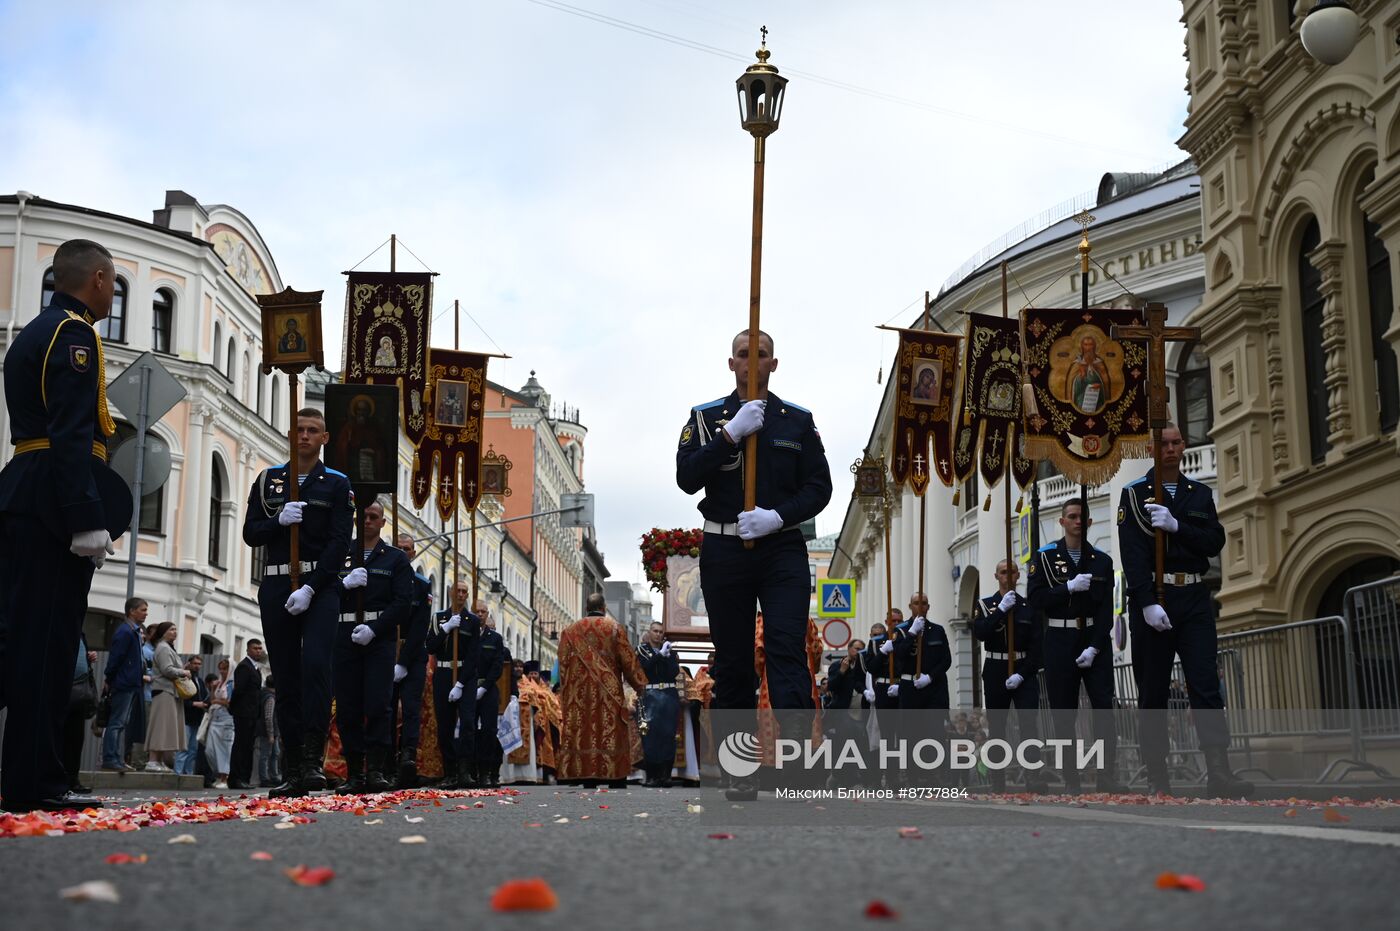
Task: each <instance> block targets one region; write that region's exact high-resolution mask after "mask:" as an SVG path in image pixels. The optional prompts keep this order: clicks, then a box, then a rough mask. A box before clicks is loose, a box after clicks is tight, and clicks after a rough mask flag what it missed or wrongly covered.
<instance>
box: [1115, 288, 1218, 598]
mask: <svg viewBox="0 0 1400 931" xmlns="http://www.w3.org/2000/svg"><path fill="white" fill-rule="evenodd" d="M1143 315H1144V316H1145V317H1146V318H1147V325H1146V326H1115V327H1112V328H1111V329H1110V331H1109V337H1110V338H1112V339H1139V340H1147V419H1148V423H1150V424H1151V426H1152V501H1153V503H1154V504H1161V503H1162V501H1163V498H1164V497H1165V494H1164V489H1163V488H1162V428H1163V427H1165V426H1167V424H1169V423H1171V416H1170V410H1169V407H1168V403H1167V343H1169V342H1191V341H1195V340H1198V339H1200V338H1201V328H1200V327H1194V326H1178V327H1169V326H1167V305H1166V304H1148V305H1147V307H1146V308H1144V310H1143ZM1152 536H1153V542H1154V543H1155V544H1156V553H1155V556H1156V567H1155V568H1156V571H1157V577H1156V580H1155V583H1156V585H1155V587H1156V590H1157V600H1158V601H1161V600H1162V599H1163V597H1164V593H1163V587H1164V585H1165V582H1163V577H1164V575H1165V573H1166V568H1165V567H1166V552H1167V550H1166V547H1167V535H1166V533H1165V532H1164V531H1163V530H1161V529H1160V528H1158V529H1157V530H1156V532H1155V533H1153V535H1152Z"/></svg>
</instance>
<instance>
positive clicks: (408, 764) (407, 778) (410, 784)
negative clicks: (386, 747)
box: [399, 744, 418, 789]
mask: <svg viewBox="0 0 1400 931" xmlns="http://www.w3.org/2000/svg"><path fill="white" fill-rule="evenodd" d="M399 788H400V789H416V788H418V748H417V747H411V746H408V745H407V744H405V745H404V746H403V747H402V748H401V749H400V750H399Z"/></svg>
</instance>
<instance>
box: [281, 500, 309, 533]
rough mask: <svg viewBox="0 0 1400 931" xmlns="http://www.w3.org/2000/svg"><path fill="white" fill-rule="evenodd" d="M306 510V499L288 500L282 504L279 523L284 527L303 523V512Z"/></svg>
mask: <svg viewBox="0 0 1400 931" xmlns="http://www.w3.org/2000/svg"><path fill="white" fill-rule="evenodd" d="M304 510H306V502H305V501H288V502H287V503H286V504H284V505H282V510H280V511H278V512H277V523H279V524H281V525H282V526H283V527H290V526H292V524H299V523H301V512H302V511H304Z"/></svg>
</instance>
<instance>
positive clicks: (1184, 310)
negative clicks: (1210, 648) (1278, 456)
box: [829, 161, 1218, 707]
mask: <svg viewBox="0 0 1400 931" xmlns="http://www.w3.org/2000/svg"><path fill="white" fill-rule="evenodd" d="M1199 199H1200V196H1199V184H1198V179H1197V176H1196V173H1195V168H1194V166H1193V165H1192V164H1191V163H1190V162H1189V161H1186V162H1182V163H1181V164H1178V165H1175V166H1172V167H1171V168H1168V169H1166V170H1165V171H1158V172H1140V173H1109V174H1105V175H1104V176H1103V177H1102V178H1101V179H1100V183H1099V186H1098V188H1097V189H1095V190H1093V191H1089V192H1086V193H1085V194H1084V195H1081V196H1080V197H1077V198H1074V199H1072V200H1070V201H1066V202H1064V203H1062V204H1060V205H1058V206H1057V207H1054V208H1052V209H1051V211H1050V213H1049V216H1050V217H1051V218H1053V219H1055V220H1056V221H1055V222H1052V223H1050V224H1049V225H1048V226H1046V227H1045V228H1043V229H1038V230H1036V231H1035V232H1034V233H1032V234H1031V235H1030V236H1028V237H1026V238H1024V239H1020V240H1019V241H1011V242H1007V241H1006V240H1005V238H1004V239H1003V240H1002V241H1001V242H998V243H996V244H993V246H991V247H989V248H987V249H984V250H983V251H982V252H981V253H980V254H979V255H978V256H977V257H976V258H974V259H973V260H971V261H969V262H968V263H965V264H964V265H963V267H962V268H961V269H959V270H958V271H957V272H956V273H955V274H954V275H953V276H952V277H951V278H950V279H949V280H948V281H947V282H945V284H944V286H943V288H942V290H941V292H940V294H939V296H938V297H937V298H936V299H935V300H934V302H933V310H932V323H931V327H932V328H933V329H938V330H943V331H945V332H954V333H961V332H963V331H964V329H965V322H964V320H965V318H964V316H963V315H964V314H967V313H980V314H993V315H999V314H1000V313H1001V263H1002V262H1003V261H1005V262H1007V263H1008V265H1009V269H1010V277H1009V281H1010V287H1009V308H1008V310H1009V313H1010V315H1012V316H1015V315H1016V314H1017V313H1018V312H1019V311H1020V309H1021V308H1022V307H1025V306H1027V305H1030V304H1032V303H1034V305H1035V306H1037V307H1078V306H1079V304H1080V300H1081V297H1080V271H1079V268H1080V265H1079V254H1078V252H1077V248H1076V247H1077V246H1078V243H1079V240H1080V227H1079V225H1077V223H1076V222H1075V221H1074V220H1072V219H1070V215H1071V214H1073V213H1075V212H1076V211H1079V210H1082V209H1088V210H1089V211H1090V212H1091V213H1092V214H1093V216H1094V222H1093V225H1092V226H1091V227H1090V229H1089V235H1090V239H1091V256H1092V257H1093V259H1094V260H1095V265H1094V266H1092V267H1091V268H1090V272H1089V300H1090V303H1091V304H1092V305H1094V306H1100V305H1113V306H1137V305H1138V304H1140V303H1141V302H1143V301H1156V302H1160V303H1163V304H1166V305H1167V310H1168V318H1169V322H1170V324H1171V325H1173V326H1176V325H1182V324H1188V325H1189V324H1191V323H1192V322H1193V319H1194V314H1195V312H1196V311H1197V308H1198V307H1199V305H1200V300H1201V294H1202V292H1203V290H1204V282H1203V281H1202V276H1203V269H1202V264H1201V252H1200V245H1199V238H1200V207H1199ZM1041 216H1042V217H1044V216H1046V214H1041ZM1024 229H1025V227H1022V228H1021V230H1022V233H1021V235H1024V232H1023V231H1024ZM905 325H907V326H918V325H919V318H918V317H917V316H916V317H915V318H913V319H911V320H908V321H906V322H905ZM1167 366H1168V369H1169V372H1168V384H1169V385H1170V386H1171V387H1172V394H1173V402H1174V408H1175V410H1174V416H1175V417H1176V419H1177V420H1178V421H1179V422H1180V423H1181V426H1182V430H1183V433H1184V435H1185V437H1186V439H1187V444H1188V452H1187V455H1186V459H1185V462H1184V466H1183V468H1184V470H1185V471H1186V472H1187V474H1189V475H1191V476H1192V477H1194V478H1196V479H1198V480H1200V481H1202V482H1204V483H1206V484H1208V485H1214V482H1215V447H1214V445H1213V444H1212V442H1211V438H1210V430H1211V396H1210V382H1209V368H1208V362H1207V360H1206V357H1205V355H1204V354H1203V352H1202V351H1201V347H1200V346H1197V345H1183V344H1174V345H1173V346H1171V348H1170V350H1169V351H1168V354H1167ZM894 413H895V394H894V382H893V380H892V379H891V380H890V381H889V382H888V383H887V384H886V386H885V394H884V396H883V398H882V399H881V404H880V409H879V412H878V413H877V415H876V417H875V422H874V424H873V426H872V430H871V434H870V440H869V443H868V448H869V449H870V451H871V452H872V454H874V455H882V456H884V457H885V458H886V460H887V461H888V458H889V457H888V450H889V447H890V442H891V440H892V436H893V432H894ZM1150 465H1151V462H1150V460H1126V461H1125V462H1124V464H1123V466H1122V468H1121V469H1120V470H1119V472H1118V474H1117V475H1116V476H1115V477H1114V479H1113V481H1112V482H1110V483H1108V484H1106V485H1099V486H1091V487H1090V489H1089V509H1090V513H1091V515H1092V516H1093V518H1094V524H1093V526H1092V528H1091V529H1090V530H1089V534H1088V536H1089V540H1090V542H1091V543H1093V545H1094V546H1095V547H1097V548H1098V549H1101V550H1103V551H1105V552H1107V553H1110V554H1113V555H1114V557H1115V560H1114V561H1115V565H1116V566H1119V567H1120V568H1121V562H1120V560H1118V559H1117V548H1118V547H1117V535H1116V533H1115V532H1114V528H1115V524H1114V520H1113V516H1114V511H1115V509H1116V507H1117V501H1118V494H1119V492H1120V491H1121V490H1122V487H1123V486H1124V485H1125V484H1126V483H1127V482H1129V481H1132V480H1133V479H1135V478H1137V477H1138V476H1140V475H1142V474H1143V473H1144V472H1145V471H1146V470H1147V468H1148V467H1149V466H1150ZM841 487H842V486H841V483H840V480H839V479H838V482H837V491H838V493H839V492H840V489H841ZM847 487H849V486H847ZM1038 488H1039V499H1040V511H1039V513H1040V538H1041V540H1042V541H1045V542H1048V541H1050V540H1054V539H1057V538H1058V537H1059V536H1060V535H1061V534H1060V528H1059V525H1058V524H1057V523H1056V521H1057V520H1058V518H1059V516H1060V510H1061V508H1062V506H1063V504H1064V502H1065V501H1066V500H1068V499H1069V498H1071V497H1073V496H1075V495H1078V494H1079V486H1078V485H1075V484H1073V483H1071V482H1070V481H1069V479H1067V478H1066V477H1065V476H1063V475H1059V474H1056V472H1055V471H1054V470H1053V468H1052V467H1050V466H1049V464H1048V463H1047V464H1043V465H1042V466H1041V471H1040V478H1039V482H1038ZM957 497H958V501H957V503H956V504H955V503H954V502H953V490H952V489H948V488H945V487H943V486H942V485H941V484H939V483H938V482H937V481H935V482H933V483H932V485H930V486H929V489H928V491H927V493H926V498H927V500H928V504H927V509H928V514H927V530H926V535H925V538H924V565H923V567H922V570H923V571H922V574H921V572H920V566H919V559H918V554H919V524H920V513H919V512H920V507H921V505H920V503H919V499H918V498H916V497H915V496H914V493H913V492H912V491H911V490H909V489H905V490H904V491H903V493H902V494H900V495H896V496H895V497H894V499H893V502H892V507H891V511H890V520H889V524H890V527H889V536H890V543H891V545H890V564H891V570H892V571H891V578H892V585H891V588H892V589H893V601H894V606H895V607H897V608H900V609H901V610H903V611H905V612H906V614H907V612H908V604H909V597H910V595H911V594H912V593H913V592H915V591H916V590H917V589H918V588H919V579H920V577H921V575H922V578H923V587H924V590H925V591H926V592H927V593H928V596H929V603H930V613H931V615H932V617H931V618H930V620H933V621H937V622H940V623H943V624H944V625H945V626H946V628H947V631H948V634H949V642H950V643H951V645H952V648H953V667H952V669H951V670H950V672H949V690H950V697H951V698H952V700H953V704H954V705H955V706H961V707H969V706H971V705H980V704H981V680H980V678H979V670H980V668H981V660H980V651H979V645H978V644H977V643H976V642H975V641H974V640H973V638H972V634H971V628H970V619H971V616H972V608H973V603H974V601H975V600H976V599H977V598H978V597H979V596H981V595H987V594H990V593H991V592H993V591H995V590H996V581H995V574H994V573H995V570H996V564H997V562H998V561H999V560H1001V559H1002V558H1003V556H1004V555H1005V552H1006V533H1007V530H1006V528H1007V502H1006V499H1005V493H1004V492H1003V491H1002V488H1001V486H1000V485H998V486H997V487H996V489H994V490H990V491H989V490H988V489H986V488H983V487H979V483H978V480H977V478H976V477H975V476H974V478H973V479H971V480H970V481H968V482H967V483H965V484H964V485H963V486H962V487H961V488H960V489H958V496H957ZM1021 498H1022V495H1021V492H1020V490H1019V489H1015V490H1013V492H1012V494H1011V499H1012V500H1011V504H1012V510H1013V511H1015V510H1017V508H1018V505H1017V501H1018V500H1019V499H1021ZM1029 501H1030V496H1029V493H1027V495H1026V496H1025V499H1024V501H1023V502H1022V503H1023V504H1024V505H1025V506H1029ZM1011 524H1012V526H1011V531H1012V543H1013V547H1015V548H1017V549H1019V547H1020V545H1021V542H1022V541H1021V539H1020V522H1019V520H1015V521H1012V522H1011ZM829 574H830V575H831V576H832V577H837V578H840V577H847V576H854V577H855V578H856V579H857V587H858V596H857V598H856V608H857V616H856V619H855V622H854V624H853V627H854V633H855V635H856V636H858V637H861V638H862V639H863V638H864V637H865V636H866V634H867V633H868V632H869V629H870V625H871V624H872V623H874V622H876V621H879V620H881V619H883V617H884V615H885V611H886V607H887V606H886V599H885V530H884V520H883V516H882V515H881V514H880V513H879V512H878V511H877V512H874V513H872V512H870V511H868V510H867V509H866V508H864V507H863V506H862V505H861V504H860V502H859V501H857V500H854V499H853V500H852V502H851V504H850V505H849V506H848V507H847V510H846V517H845V522H844V523H843V524H842V527H841V531H840V534H839V535H838V537H837V540H836V543H835V551H834V553H833V555H832V557H831V567H830V570H829ZM1213 577H1214V581H1215V582H1216V583H1217V584H1218V574H1213ZM1024 583H1025V578H1024V570H1023V576H1022V585H1021V588H1022V591H1023V592H1024V589H1025V584H1024ZM1119 587H1120V590H1121V582H1120V586H1119ZM1116 608H1117V609H1118V610H1119V611H1120V613H1121V610H1122V609H1123V603H1122V599H1121V597H1120V598H1119V599H1118V604H1117V605H1116Z"/></svg>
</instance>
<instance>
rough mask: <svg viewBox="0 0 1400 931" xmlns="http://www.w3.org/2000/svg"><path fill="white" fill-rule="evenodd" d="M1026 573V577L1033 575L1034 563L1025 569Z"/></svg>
mask: <svg viewBox="0 0 1400 931" xmlns="http://www.w3.org/2000/svg"><path fill="white" fill-rule="evenodd" d="M1026 573H1027V574H1028V575H1035V563H1034V562H1032V563H1031V564H1030V565H1029V566H1027V567H1026Z"/></svg>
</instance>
